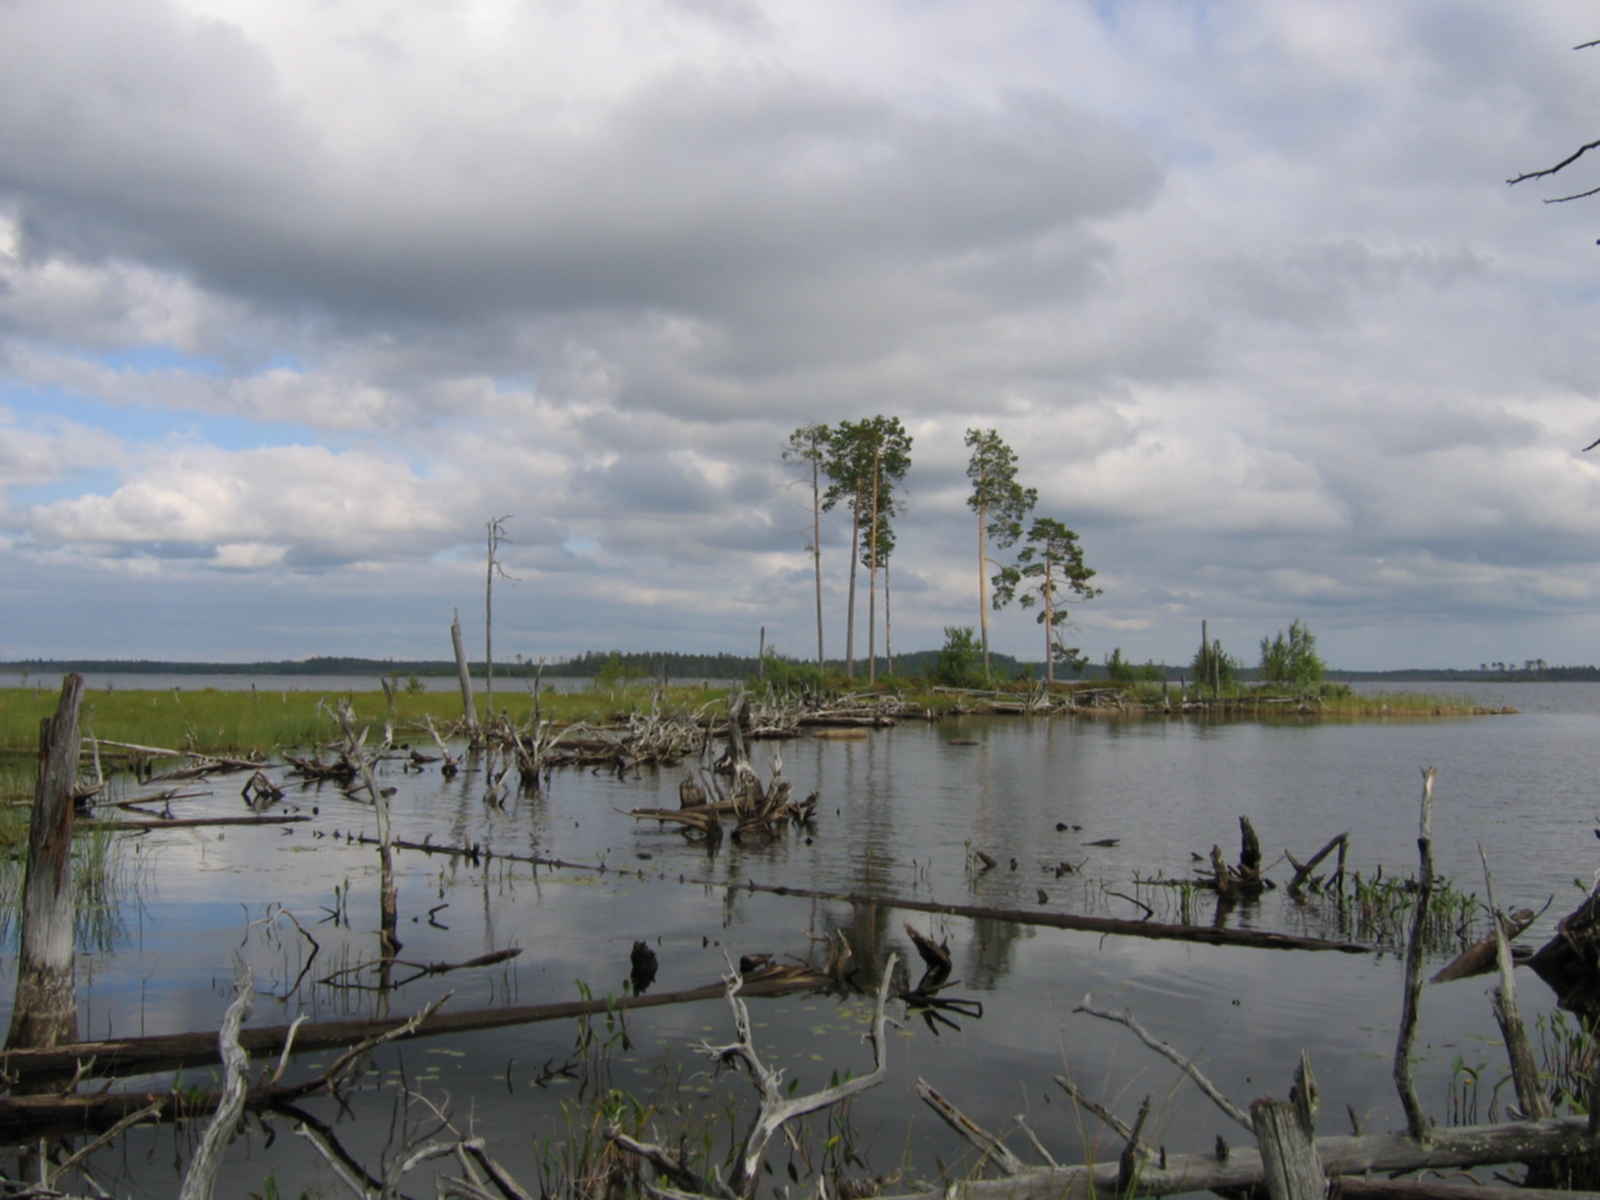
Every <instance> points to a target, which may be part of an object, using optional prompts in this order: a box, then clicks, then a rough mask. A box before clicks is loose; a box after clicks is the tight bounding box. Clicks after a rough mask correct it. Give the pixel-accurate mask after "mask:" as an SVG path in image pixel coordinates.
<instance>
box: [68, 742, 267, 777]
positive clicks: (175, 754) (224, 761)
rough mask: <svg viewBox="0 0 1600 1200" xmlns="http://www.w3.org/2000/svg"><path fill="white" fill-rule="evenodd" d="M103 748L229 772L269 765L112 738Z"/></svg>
mask: <svg viewBox="0 0 1600 1200" xmlns="http://www.w3.org/2000/svg"><path fill="white" fill-rule="evenodd" d="M99 742H100V744H101V745H102V746H113V747H115V748H116V749H118V750H129V751H132V752H133V753H135V754H146V755H150V756H152V757H155V758H192V759H194V760H195V761H196V762H201V763H215V764H217V765H218V766H220V767H224V768H226V769H227V770H229V771H255V770H259V769H260V768H261V767H264V766H266V765H267V761H266V759H264V758H229V757H227V756H226V755H222V754H202V753H200V752H199V751H196V750H172V749H169V748H167V747H165V746H141V745H139V744H138V743H136V742H114V741H112V740H111V739H110V738H100V739H99Z"/></svg>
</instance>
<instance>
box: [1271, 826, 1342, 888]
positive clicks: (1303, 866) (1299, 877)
mask: <svg viewBox="0 0 1600 1200" xmlns="http://www.w3.org/2000/svg"><path fill="white" fill-rule="evenodd" d="M1349 840H1350V834H1349V832H1348V831H1346V832H1345V833H1341V834H1339V835H1338V836H1336V837H1332V838H1329V839H1328V844H1327V845H1326V846H1324V847H1323V848H1322V849H1321V850H1318V851H1317V852H1316V853H1315V854H1313V855H1312V856H1311V857H1310V858H1308V859H1307V860H1306V861H1305V862H1303V863H1298V862H1295V860H1294V856H1293V855H1292V854H1288V855H1285V857H1286V858H1288V860H1289V864H1290V865H1291V866H1293V867H1294V878H1293V879H1291V880H1290V881H1289V898H1290V899H1291V900H1299V899H1300V889H1301V888H1303V887H1304V886H1305V882H1306V880H1307V879H1308V878H1309V877H1310V875H1311V872H1313V871H1315V870H1316V869H1317V864H1318V863H1320V862H1321V861H1322V860H1323V859H1325V858H1327V857H1328V855H1329V854H1330V853H1332V852H1333V851H1334V850H1335V849H1337V850H1338V851H1339V852H1340V854H1341V855H1342V854H1343V852H1344V847H1345V845H1346V843H1347V842H1348V841H1349Z"/></svg>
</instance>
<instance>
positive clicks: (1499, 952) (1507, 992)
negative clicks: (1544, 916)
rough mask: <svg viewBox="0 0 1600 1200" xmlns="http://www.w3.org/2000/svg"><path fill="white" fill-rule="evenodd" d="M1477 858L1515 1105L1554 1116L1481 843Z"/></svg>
mask: <svg viewBox="0 0 1600 1200" xmlns="http://www.w3.org/2000/svg"><path fill="white" fill-rule="evenodd" d="M1478 857H1479V858H1480V859H1481V860H1482V861H1483V891H1484V896H1485V897H1486V898H1487V900H1488V901H1489V915H1490V916H1491V917H1493V918H1494V933H1495V938H1494V940H1495V962H1496V965H1497V966H1498V967H1499V968H1500V986H1499V987H1497V988H1496V989H1495V991H1494V997H1493V1004H1492V1007H1493V1009H1494V1019H1495V1022H1496V1024H1498V1025H1499V1026H1500V1036H1501V1038H1502V1039H1504V1041H1505V1044H1506V1057H1507V1058H1508V1059H1509V1060H1510V1062H1511V1081H1512V1083H1513V1084H1514V1085H1515V1087H1516V1089H1517V1104H1518V1105H1519V1106H1520V1107H1521V1109H1522V1113H1523V1115H1524V1116H1527V1117H1531V1118H1533V1119H1534V1120H1539V1119H1540V1118H1543V1117H1549V1116H1554V1115H1555V1114H1554V1113H1553V1112H1552V1111H1551V1108H1550V1097H1549V1096H1547V1095H1545V1091H1544V1086H1543V1084H1542V1082H1541V1081H1540V1079H1539V1065H1538V1064H1537V1063H1536V1062H1534V1060H1533V1048H1532V1047H1531V1046H1529V1045H1528V1031H1527V1028H1526V1027H1525V1026H1524V1025H1523V1024H1522V1013H1521V1012H1520V1011H1519V1010H1518V1008H1517V982H1516V978H1515V976H1514V975H1513V973H1512V969H1511V943H1510V941H1509V940H1508V939H1507V938H1506V921H1505V918H1504V917H1502V916H1501V915H1500V910H1499V909H1498V908H1496V907H1495V902H1494V877H1493V876H1492V875H1491V874H1490V873H1489V856H1488V855H1487V854H1486V853H1484V849H1483V845H1482V843H1480V844H1479V846H1478Z"/></svg>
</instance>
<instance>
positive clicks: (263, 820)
mask: <svg viewBox="0 0 1600 1200" xmlns="http://www.w3.org/2000/svg"><path fill="white" fill-rule="evenodd" d="M311 819H312V818H310V817H308V816H305V815H304V814H300V815H285V816H281V817H152V818H151V819H150V820H148V821H80V822H78V828H79V829H86V830H88V829H93V830H103V831H105V832H107V833H130V832H138V831H142V830H147V829H193V828H195V827H196V826H202V825H297V824H299V823H301V822H303V821H309V820H311Z"/></svg>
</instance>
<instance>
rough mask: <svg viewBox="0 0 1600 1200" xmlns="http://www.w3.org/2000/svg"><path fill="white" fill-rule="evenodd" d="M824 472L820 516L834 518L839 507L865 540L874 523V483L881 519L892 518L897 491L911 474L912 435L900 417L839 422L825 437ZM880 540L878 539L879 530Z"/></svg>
mask: <svg viewBox="0 0 1600 1200" xmlns="http://www.w3.org/2000/svg"><path fill="white" fill-rule="evenodd" d="M822 469H823V471H824V473H826V475H827V476H828V489H827V491H825V492H824V493H823V494H822V510H823V511H824V512H832V511H833V509H834V507H835V506H837V505H838V504H839V503H840V501H843V502H844V503H845V504H847V505H848V506H849V508H850V511H851V512H852V514H854V516H855V518H856V521H857V523H858V524H859V525H860V526H861V527H862V529H863V534H862V536H863V537H865V527H866V526H868V525H870V524H871V520H872V489H873V483H874V481H876V483H877V485H878V512H879V515H880V517H881V518H883V519H887V517H888V516H892V515H893V513H894V495H895V485H896V484H898V483H899V482H900V481H901V480H902V479H904V478H905V477H906V472H907V471H909V470H910V469H911V435H910V434H909V433H907V432H906V428H905V426H904V425H902V424H901V423H900V418H899V417H885V416H881V415H880V416H876V417H864V418H863V419H861V420H859V421H840V422H839V424H838V425H836V426H834V427H833V429H832V430H831V431H830V433H829V435H828V445H827V450H826V456H825V457H824V459H823V462H822ZM879 535H880V536H882V531H881V530H880V534H879Z"/></svg>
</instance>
